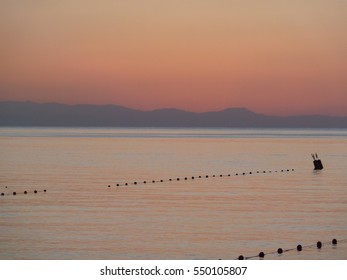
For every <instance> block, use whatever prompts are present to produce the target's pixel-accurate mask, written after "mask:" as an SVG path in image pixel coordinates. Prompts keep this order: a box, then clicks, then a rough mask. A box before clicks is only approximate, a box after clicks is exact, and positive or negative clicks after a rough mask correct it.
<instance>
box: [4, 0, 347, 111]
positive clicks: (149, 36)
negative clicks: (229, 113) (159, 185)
mask: <svg viewBox="0 0 347 280" xmlns="http://www.w3.org/2000/svg"><path fill="white" fill-rule="evenodd" d="M0 42H1V43H0V62H1V63H0V100H1V101H4V100H16V101H26V100H30V101H36V102H60V103H68V104H77V103H89V104H118V105H123V106H126V107H130V108H135V109H143V110H149V109H156V108H164V107H170V108H172V107H175V108H180V109H185V110H190V111H196V112H202V111H211V110H221V109H225V108H228V107H247V108H249V109H251V110H253V111H256V112H259V113H265V114H275V115H293V114H314V113H320V114H329V115H347V1H345V0H326V1H323V0H263V1H259V0H253V1H250V0H208V1H207V0H200V1H198V0H182V1H180V0H176V1H164V0H146V1H143V0H124V1H117V0H102V1H96V0H94V1H90V0H69V1H66V0H59V1H55V0H0Z"/></svg>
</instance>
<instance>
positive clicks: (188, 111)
mask: <svg viewBox="0 0 347 280" xmlns="http://www.w3.org/2000/svg"><path fill="white" fill-rule="evenodd" d="M0 103H32V104H38V105H48V104H55V105H64V106H99V107H102V106H113V107H120V108H124V109H128V110H133V111H141V112H153V111H160V110H176V111H181V112H186V113H193V114H204V113H218V112H223V111H227V110H233V109H236V110H237V109H238V110H245V111H249V112H251V113H254V114H257V115H263V116H268V117H279V118H282V117H283V118H286V117H309V116H314V117H319V116H322V117H334V118H346V117H347V114H346V115H330V114H317V113H315V114H290V115H276V114H267V113H260V112H257V111H254V110H252V109H249V108H247V107H240V106H237V107H226V108H224V109H220V110H210V111H202V112H195V111H190V110H186V109H182V108H177V107H160V108H156V109H146V110H144V109H136V108H131V107H127V106H124V105H120V104H114V103H102V104H93V103H62V102H57V101H50V102H38V101H31V100H25V101H16V100H0Z"/></svg>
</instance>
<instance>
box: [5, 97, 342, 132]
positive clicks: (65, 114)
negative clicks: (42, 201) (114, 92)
mask: <svg viewBox="0 0 347 280" xmlns="http://www.w3.org/2000/svg"><path fill="white" fill-rule="evenodd" d="M0 126H64V127H69V126H70V127H71V126H82V127H93V126H96V127H245V128H257V127H262V128H347V116H346V117H332V116H324V115H310V116H290V117H278V116H267V115H263V114H257V113H254V112H252V111H249V110H248V109H245V108H229V109H226V110H222V111H217V112H205V113H193V112H188V111H183V110H178V109H160V110H153V111H140V110H133V109H129V108H125V107H122V106H116V105H65V104H58V103H43V104H39V103H33V102H11V101H9V102H0Z"/></svg>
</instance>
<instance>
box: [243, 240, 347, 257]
mask: <svg viewBox="0 0 347 280" xmlns="http://www.w3.org/2000/svg"><path fill="white" fill-rule="evenodd" d="M346 241H347V239H343V240H339V243H343V242H346ZM323 245H325V246H327V245H332V246H333V247H336V246H337V239H336V238H334V239H332V240H331V242H326V243H325V244H323V243H322V242H321V241H317V243H316V244H311V245H307V246H302V245H301V244H298V245H297V246H296V247H295V248H290V249H286V250H283V249H282V248H278V249H277V251H275V252H269V253H264V252H260V253H259V254H258V255H255V256H249V257H245V256H243V255H239V256H238V258H237V260H248V259H254V258H260V259H264V258H265V256H266V255H273V254H276V253H277V254H278V255H282V254H283V253H285V252H289V251H294V250H296V251H297V252H302V251H303V250H304V248H313V247H316V248H317V249H318V250H320V249H322V248H323Z"/></svg>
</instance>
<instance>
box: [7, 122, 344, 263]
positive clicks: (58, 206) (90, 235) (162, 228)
mask: <svg viewBox="0 0 347 280" xmlns="http://www.w3.org/2000/svg"><path fill="white" fill-rule="evenodd" d="M316 153H317V156H318V157H319V159H320V160H321V161H322V163H323V166H324V168H323V169H322V170H314V166H313V158H312V154H314V155H315V154H316ZM346 170H347V130H338V129H324V130H323V129H320V130H317V129H300V130H298V129H200V128H185V129H181V128H180V129H175V128H160V129H158V128H127V129H123V128H52V127H45V128H37V127H31V128H21V127H2V128H0V193H1V196H0V259H2V260H16V259H22V260H46V259H47V260H99V259H105V260H219V259H222V260H229V259H230V260H232V259H237V258H239V256H243V257H244V258H246V259H256V260H257V259H259V253H260V252H263V253H264V259H272V260H281V259H282V260H291V259H295V260H347V171H346ZM333 239H336V241H337V242H336V243H337V244H333V241H332V240H333ZM317 242H321V243H322V247H321V248H320V249H319V248H317ZM298 245H301V246H302V250H301V251H298V250H297V246H298ZM279 248H281V249H282V250H283V253H281V254H280V253H278V249H279Z"/></svg>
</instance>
